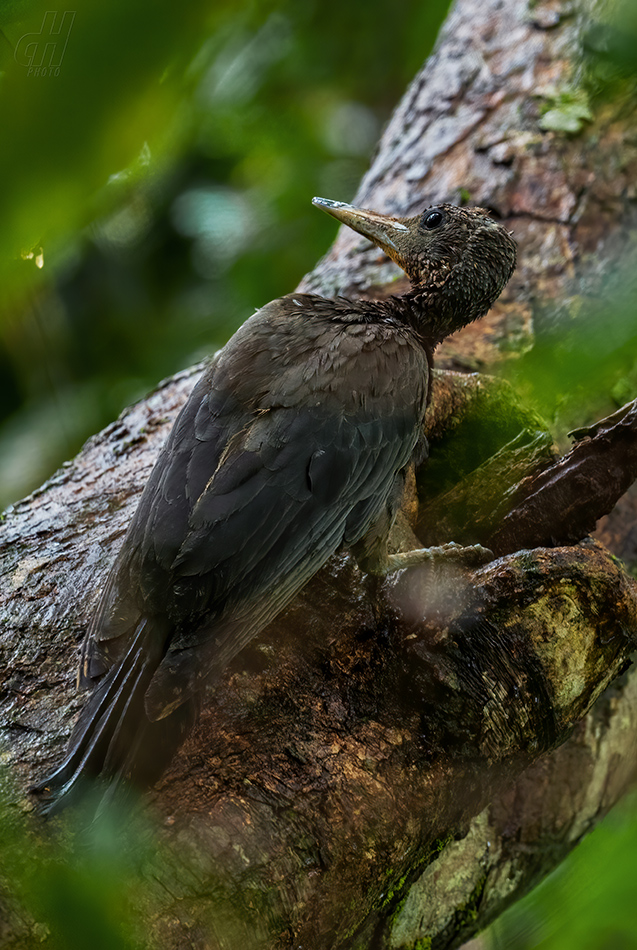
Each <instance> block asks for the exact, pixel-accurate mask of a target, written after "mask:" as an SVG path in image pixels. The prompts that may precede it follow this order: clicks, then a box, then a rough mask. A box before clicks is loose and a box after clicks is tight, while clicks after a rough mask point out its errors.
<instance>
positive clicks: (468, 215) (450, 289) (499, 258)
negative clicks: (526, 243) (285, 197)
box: [312, 198, 516, 342]
mask: <svg viewBox="0 0 637 950" xmlns="http://www.w3.org/2000/svg"><path fill="white" fill-rule="evenodd" d="M312 203H313V204H314V205H316V206H317V207H318V208H322V209H323V210H324V211H326V212H327V213H328V214H331V215H332V216H333V217H335V218H336V219H337V220H338V221H340V222H342V223H343V224H346V225H347V226H348V227H350V228H352V229H353V230H354V231H358V232H359V233H360V234H363V235H364V236H365V237H366V238H368V239H369V240H370V241H373V242H374V244H377V245H378V247H380V248H381V249H382V250H383V251H384V252H385V254H387V256H388V257H391V259H392V260H393V261H395V262H396V263H397V264H398V266H399V267H401V268H402V269H403V270H404V271H405V273H406V274H407V276H408V277H409V279H410V280H411V282H412V284H413V285H414V289H415V291H416V292H417V293H418V295H419V296H421V297H422V298H423V305H424V307H423V317H424V319H425V320H426V321H428V323H429V328H428V327H426V326H423V328H422V329H423V331H425V332H426V331H427V329H429V335H430V337H431V338H432V342H434V341H437V340H439V339H443V338H444V337H445V336H447V335H448V334H449V333H452V332H453V331H454V330H456V329H458V328H459V327H461V326H464V325H465V324H467V323H470V322H471V321H472V320H475V319H477V318H478V317H481V316H483V315H484V314H485V313H486V312H487V310H488V309H489V308H490V307H491V305H492V304H493V302H494V301H495V300H496V299H497V298H498V297H499V295H500V293H501V292H502V290H503V288H504V286H505V284H506V283H507V281H508V280H509V278H510V276H511V274H512V273H513V270H514V268H515V262H516V245H515V241H514V240H513V238H512V237H511V235H510V233H509V232H508V231H507V230H506V228H504V227H502V225H500V224H498V223H497V222H496V221H494V220H493V218H490V217H489V213H488V212H487V211H485V210H484V209H483V208H458V207H456V206H455V205H449V204H441V205H435V206H434V207H431V208H427V210H426V211H424V212H423V213H422V214H418V215H415V216H414V217H413V218H394V217H392V216H390V215H385V214H378V213H377V212H376V211H365V210H362V209H360V208H354V207H353V206H352V205H348V204H345V203H343V202H341V201H330V200H329V199H327V198H314V199H313V202H312Z"/></svg>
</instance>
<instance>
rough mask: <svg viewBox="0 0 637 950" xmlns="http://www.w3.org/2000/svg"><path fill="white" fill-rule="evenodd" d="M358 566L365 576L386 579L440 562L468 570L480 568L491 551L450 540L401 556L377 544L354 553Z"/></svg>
mask: <svg viewBox="0 0 637 950" xmlns="http://www.w3.org/2000/svg"><path fill="white" fill-rule="evenodd" d="M354 555H355V556H356V560H357V562H358V566H359V567H360V569H361V570H362V571H365V573H367V574H372V575H375V576H381V577H383V576H385V575H386V574H391V573H393V572H394V571H402V570H404V569H405V568H408V567H416V566H417V565H419V564H440V563H441V562H443V561H444V562H449V561H455V562H458V563H460V564H465V565H466V566H467V567H479V566H480V565H481V564H486V563H487V562H488V561H492V560H493V558H494V556H495V555H494V554H493V551H490V550H489V549H488V548H484V547H483V546H482V545H481V544H471V545H469V546H468V547H464V546H463V545H462V544H456V543H455V541H451V542H449V543H448V544H441V545H438V546H437V547H431V548H415V549H414V550H413V551H405V552H404V553H402V554H388V553H387V543H386V541H385V543H376V544H374V545H371V546H368V547H367V548H366V549H364V550H363V549H362V548H358V549H357V550H356V549H355V550H354Z"/></svg>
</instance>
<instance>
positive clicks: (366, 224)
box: [312, 198, 409, 263]
mask: <svg viewBox="0 0 637 950" xmlns="http://www.w3.org/2000/svg"><path fill="white" fill-rule="evenodd" d="M312 204H313V205H315V206H316V207H317V208H322V209H323V211H327V213H328V214H331V215H332V217H333V218H336V220H337V221H340V222H341V223H342V224H346V225H347V226H348V228H352V229H353V230H354V231H358V233H359V234H362V235H364V236H365V237H366V238H368V239H369V240H370V241H373V242H374V244H377V245H378V247H380V248H381V250H383V251H384V252H385V253H386V254H387V255H388V257H391V258H392V259H393V260H395V261H396V262H397V263H400V259H401V257H402V255H401V254H400V246H401V243H402V241H401V238H402V239H404V237H405V232H407V231H409V228H408V227H407V226H406V225H405V224H403V223H402V221H400V220H399V219H398V218H392V217H390V216H389V215H386V214H378V213H377V212H376V211H363V210H362V209H361V208H354V207H353V206H352V205H348V204H345V202H344V201H330V199H329V198H312Z"/></svg>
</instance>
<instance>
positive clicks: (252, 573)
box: [33, 198, 516, 813]
mask: <svg viewBox="0 0 637 950" xmlns="http://www.w3.org/2000/svg"><path fill="white" fill-rule="evenodd" d="M313 204H314V205H315V206H316V207H318V208H319V209H322V210H323V211H325V212H327V213H328V214H330V215H331V216H332V217H334V218H336V219H337V220H338V221H339V222H340V223H341V224H344V225H347V226H348V227H349V228H350V229H352V230H354V231H356V232H358V233H359V234H360V235H362V236H363V237H365V238H367V239H368V240H370V241H371V242H372V243H373V244H375V245H376V246H377V247H378V248H380V250H381V251H383V252H384V254H386V255H387V256H388V257H389V258H391V259H392V260H393V261H394V262H395V263H396V264H398V266H399V267H400V268H402V270H403V271H404V272H405V274H406V275H407V277H408V278H409V280H410V289H409V290H408V291H407V292H406V293H403V294H401V295H394V296H390V297H389V298H388V299H384V300H364V299H357V298H356V299H351V298H348V297H342V296H338V297H334V298H327V297H321V296H319V295H316V294H307V293H292V294H288V295H287V296H283V297H280V298H278V299H276V300H274V301H272V302H270V303H268V304H266V305H265V306H264V307H262V308H261V309H259V310H257V311H256V313H254V314H253V315H252V316H251V317H249V319H247V320H246V322H245V323H244V324H243V325H242V326H241V327H240V328H239V329H238V330H237V331H236V333H235V334H234V335H233V336H232V337H231V339H230V340H229V342H228V343H227V344H226V345H225V347H223V349H222V350H221V351H220V352H219V353H218V354H217V355H216V358H214V359H213V360H212V361H211V362H210V364H209V366H208V368H207V369H206V370H205V372H204V373H203V375H202V376H201V378H200V379H199V381H198V382H197V384H196V385H195V387H194V389H193V391H192V393H191V395H190V397H189V399H188V401H187V403H186V404H185V406H184V408H183V409H182V411H181V413H180V414H179V416H178V417H177V419H176V421H175V423H174V425H173V428H172V430H171V432H170V434H169V436H168V439H167V441H166V443H165V445H164V447H163V449H162V450H161V453H160V455H159V457H158V460H157V462H156V463H155V466H154V468H153V470H152V472H151V474H150V477H149V480H148V482H147V484H146V486H145V488H144V490H143V492H142V495H141V498H140V501H139V503H138V506H137V509H136V511H135V513H134V515H133V518H132V520H131V522H130V526H129V527H128V530H127V532H126V535H125V538H124V541H123V545H122V547H121V549H120V551H119V553H118V555H117V557H116V560H115V562H114V564H113V567H112V569H111V571H110V574H109V576H108V579H107V581H106V584H105V586H104V589H103V591H102V593H101V597H100V599H99V602H98V606H97V609H96V611H95V613H94V615H93V617H92V619H91V621H90V623H89V626H88V629H87V633H86V637H85V639H84V642H83V645H82V649H81V657H80V665H79V672H78V686H79V687H88V688H90V689H91V692H90V693H89V696H88V700H87V702H86V704H85V706H84V708H83V709H82V711H81V713H80V715H79V718H78V721H77V723H76V725H75V727H74V730H73V732H72V735H71V738H70V741H69V745H68V749H67V752H66V756H65V758H64V760H63V762H62V763H61V765H60V766H59V767H58V768H57V769H56V770H55V771H54V772H53V773H52V774H51V775H49V776H47V777H46V778H45V779H43V780H42V781H41V782H40V784H39V785H37V786H35V788H34V789H33V791H35V792H36V793H37V794H38V795H40V796H41V799H40V801H41V806H40V807H41V810H42V811H44V812H45V813H54V812H56V811H58V810H60V809H61V808H64V807H66V806H67V805H69V804H73V803H75V802H76V801H77V799H78V796H80V795H81V791H80V790H81V789H82V788H83V787H85V785H86V781H87V779H91V780H92V781H95V782H97V783H98V784H99V785H100V787H102V788H103V789H104V790H105V791H104V795H105V796H106V797H108V796H111V797H112V796H113V795H115V794H116V793H117V790H118V789H119V788H128V787H135V786H138V787H140V788H147V787H150V786H152V785H153V784H154V783H155V782H156V781H157V780H158V778H159V777H160V776H161V774H162V773H163V772H164V771H165V769H166V768H167V766H168V764H169V762H170V761H171V759H172V758H173V756H174V754H175V752H176V750H177V749H178V748H179V746H180V745H181V743H182V742H183V740H184V738H185V736H186V735H187V734H188V732H189V731H190V730H191V728H192V726H193V724H194V723H195V722H196V719H197V715H198V712H199V708H200V705H201V702H202V699H203V696H204V694H205V693H206V692H207V690H208V689H209V688H210V687H211V686H214V684H215V682H216V681H218V680H219V678H220V677H221V675H222V674H223V672H224V670H225V669H226V667H227V665H228V664H229V662H230V661H231V660H232V659H233V657H234V656H235V655H236V654H237V653H238V652H239V651H240V650H241V649H242V648H243V647H244V646H245V645H246V644H248V643H249V641H250V640H251V639H252V638H253V637H254V636H255V635H256V634H257V633H258V632H259V631H260V630H262V629H263V628H264V627H265V626H266V625H267V624H268V623H269V622H270V621H272V620H273V619H274V618H275V617H276V616H277V614H278V613H279V612H280V611H282V610H283V609H284V608H285V606H286V605H287V604H289V603H290V601H291V600H292V599H293V598H294V596H295V595H296V594H297V593H298V592H299V591H300V590H301V588H302V587H303V586H304V585H305V584H306V583H307V581H309V579H310V578H311V577H312V576H313V575H314V574H315V573H316V572H317V571H318V570H319V569H320V568H321V567H322V566H323V565H324V564H325V563H326V561H327V560H328V559H329V558H330V557H331V556H332V555H333V554H335V553H336V552H339V551H341V550H343V549H345V550H349V551H351V552H352V554H353V555H354V557H355V558H356V561H357V563H358V566H359V567H360V569H361V570H362V571H364V572H366V573H367V574H370V575H372V576H374V575H383V574H386V573H388V572H390V571H395V570H400V569H403V568H405V567H410V566H412V565H414V564H417V563H421V562H422V561H424V560H426V559H429V558H431V557H434V556H445V555H447V554H448V555H450V556H456V557H457V556H460V557H462V554H463V549H462V548H460V546H458V545H453V544H450V545H447V546H443V548H438V549H434V550H433V553H432V551H431V550H430V549H417V550H416V551H411V552H406V553H403V554H392V555H390V554H388V552H387V538H388V534H389V531H390V529H391V526H392V524H393V521H394V519H395V516H396V513H397V510H398V508H399V505H400V500H401V496H402V493H403V488H404V484H405V478H406V474H407V472H408V470H409V467H410V465H413V464H414V462H415V461H417V462H422V461H423V460H424V459H425V458H426V457H427V454H428V446H427V442H426V439H425V437H424V435H423V421H424V416H425V409H426V407H427V404H428V402H429V398H430V393H431V382H432V365H433V352H434V350H435V348H436V346H437V345H438V344H439V343H440V342H441V341H442V340H443V339H445V337H447V336H448V335H449V334H451V333H453V332H454V331H455V330H457V329H459V328H460V327H462V326H465V325H466V324H468V323H470V322H472V321H473V320H476V319H478V318H479V317H481V316H483V315H484V314H486V313H487V311H488V310H489V308H490V307H491V305H492V304H493V303H494V301H495V300H496V299H497V297H498V296H499V295H500V293H501V291H502V289H503V288H504V286H505V284H506V283H507V281H508V280H509V278H510V276H511V274H512V272H513V270H514V268H515V264H516V244H515V241H514V239H513V237H512V235H511V234H510V232H509V231H508V230H507V229H506V228H505V227H504V226H503V225H501V224H499V223H498V222H497V221H495V220H494V219H493V218H492V217H491V216H490V214H489V212H488V211H486V210H484V209H482V208H477V207H471V208H469V207H457V206H455V205H452V204H446V203H443V204H439V205H435V206H433V207H429V208H427V209H426V210H424V211H423V212H420V213H418V214H416V215H414V216H411V217H396V216H392V215H388V214H381V213H379V212H375V211H370V210H365V209H362V208H357V207H354V206H352V205H350V204H346V203H345V202H339V201H332V200H329V199H326V198H314V199H313Z"/></svg>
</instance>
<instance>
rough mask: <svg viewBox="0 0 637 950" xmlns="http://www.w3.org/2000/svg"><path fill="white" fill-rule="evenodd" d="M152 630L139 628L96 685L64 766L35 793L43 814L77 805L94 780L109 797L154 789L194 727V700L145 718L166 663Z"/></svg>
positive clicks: (77, 725)
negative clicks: (125, 789)
mask: <svg viewBox="0 0 637 950" xmlns="http://www.w3.org/2000/svg"><path fill="white" fill-rule="evenodd" d="M148 627H149V622H148V621H147V620H143V621H142V622H141V623H140V624H139V625H138V628H137V630H136V631H135V634H134V636H133V638H132V641H131V644H130V647H129V649H128V650H127V652H126V653H125V654H124V656H123V657H122V658H121V659H120V660H119V662H118V663H117V664H116V665H115V666H113V667H112V668H111V669H110V670H109V671H108V673H107V674H106V675H105V676H104V677H103V679H102V680H100V682H99V683H98V684H97V685H96V686H95V688H94V690H93V694H92V695H91V696H90V698H89V700H88V702H87V703H86V706H85V707H84V709H83V710H82V712H81V714H80V718H79V719H78V722H77V724H76V726H75V729H74V730H73V733H72V735H71V739H70V742H69V746H68V750H67V754H66V757H65V759H64V761H63V762H62V764H61V765H60V766H59V768H57V769H56V770H55V771H54V772H53V773H52V774H51V775H49V776H47V778H45V779H44V780H43V781H42V782H40V783H39V784H38V785H37V786H35V787H34V788H33V789H32V791H33V792H34V793H35V794H38V795H41V796H42V800H41V805H40V808H41V811H42V812H43V813H44V814H54V813H56V812H58V811H60V810H61V809H62V808H64V807H66V806H67V805H70V804H73V803H74V802H76V801H77V800H78V799H79V798H80V797H81V795H82V791H83V787H85V786H86V785H87V784H88V782H89V781H91V780H92V781H93V782H98V783H99V784H100V785H101V786H102V787H103V789H104V796H105V797H108V798H111V797H112V796H113V795H114V794H115V793H116V791H117V789H119V788H121V786H122V784H124V783H130V784H134V785H137V786H139V787H142V788H143V787H148V786H149V785H152V784H153V782H155V781H156V780H157V778H159V776H160V775H161V773H162V771H163V770H164V769H165V767H166V766H167V765H168V763H169V761H170V759H171V758H172V757H173V755H174V753H175V751H176V750H177V748H178V747H179V745H180V744H181V742H182V741H183V739H184V738H185V736H186V734H187V733H188V732H189V731H190V728H191V727H192V725H193V724H194V721H195V719H196V714H197V711H198V709H197V704H196V702H195V701H190V702H187V703H184V704H183V707H179V708H177V709H176V710H175V711H174V713H173V714H171V715H170V716H168V717H166V719H163V720H160V721H158V722H151V721H150V720H149V719H148V716H147V715H146V711H145V708H144V697H145V694H146V690H147V689H148V685H149V683H150V681H151V679H152V677H153V674H154V673H155V670H156V669H157V665H158V663H159V661H160V659H161V651H160V650H158V649H157V641H158V638H157V636H156V631H154V633H155V636H153V630H152V629H148ZM162 639H163V638H162Z"/></svg>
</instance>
